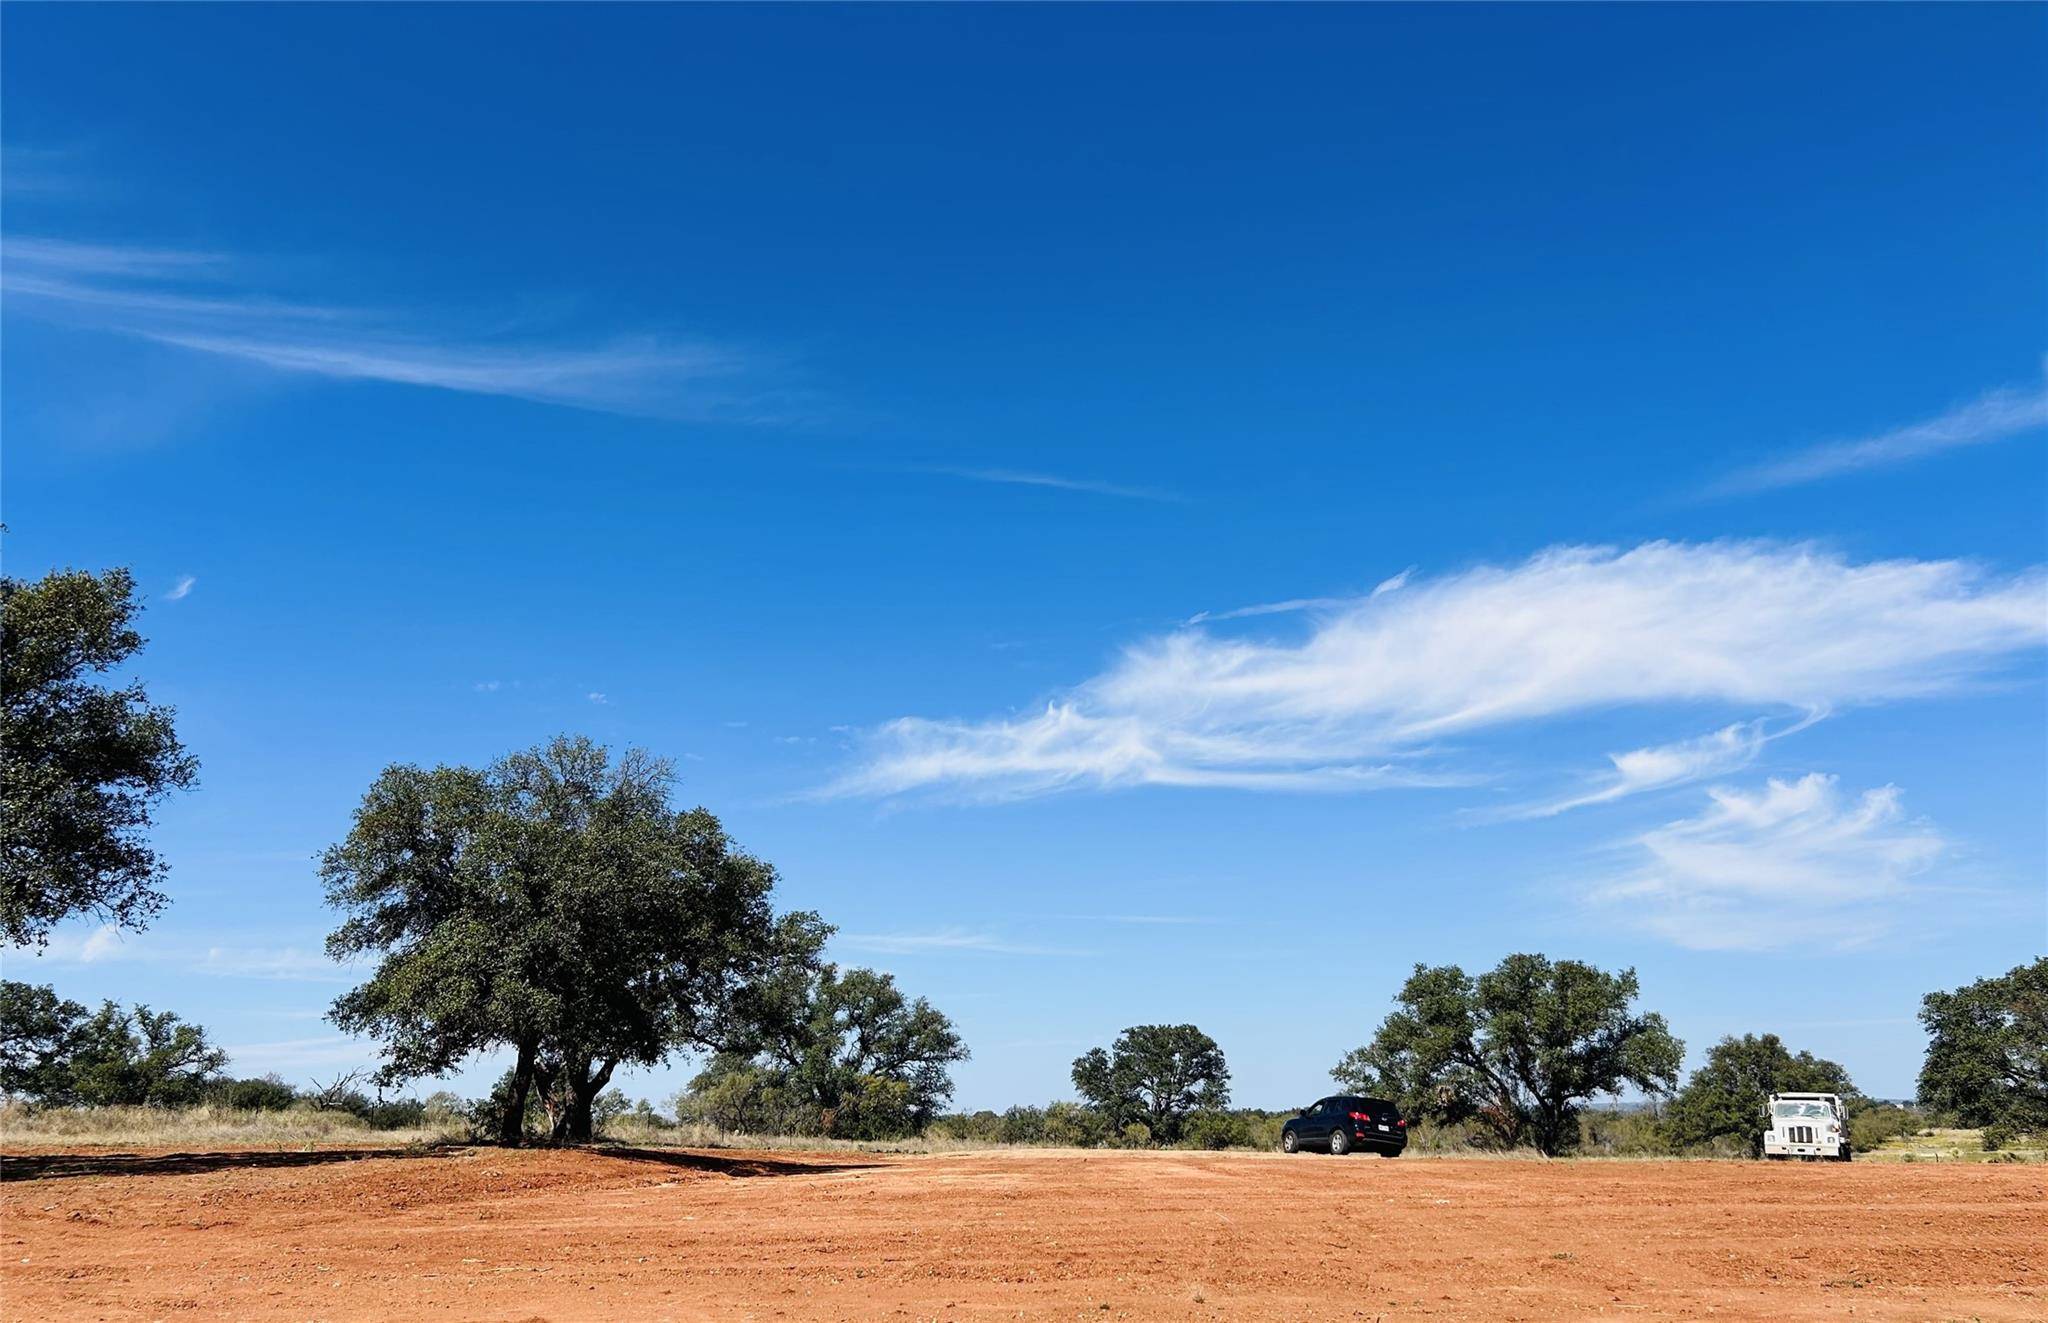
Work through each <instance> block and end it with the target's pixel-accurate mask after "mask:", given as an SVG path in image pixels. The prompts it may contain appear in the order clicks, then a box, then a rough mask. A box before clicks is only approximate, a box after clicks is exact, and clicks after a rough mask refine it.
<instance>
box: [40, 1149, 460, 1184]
mask: <svg viewBox="0 0 2048 1323" xmlns="http://www.w3.org/2000/svg"><path fill="white" fill-rule="evenodd" d="M459 1151H461V1150H460V1146H456V1145H436V1146H434V1147H420V1148H329V1149H315V1150H313V1151H311V1152H305V1151H299V1150H291V1151H274V1150H257V1151H244V1152H235V1153H147V1154H145V1153H29V1154H18V1155H17V1154H12V1153H9V1154H6V1155H0V1182H7V1183H12V1182H14V1181H53V1180H63V1179H65V1178H67V1177H72V1176H198V1175H203V1174H204V1173H206V1172H211V1171H230V1170H233V1169H236V1168H244V1167H246V1168H267V1167H322V1166H326V1165H327V1164H328V1163H330V1162H358V1161H361V1160H362V1159H364V1158H438V1157H446V1156H448V1155H449V1154H451V1153H455V1152H459Z"/></svg>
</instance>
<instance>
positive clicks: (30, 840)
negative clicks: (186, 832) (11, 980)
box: [0, 570, 199, 946]
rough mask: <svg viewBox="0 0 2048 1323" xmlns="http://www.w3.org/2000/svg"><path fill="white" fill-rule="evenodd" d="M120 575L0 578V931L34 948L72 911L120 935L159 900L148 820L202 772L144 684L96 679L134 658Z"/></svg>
mask: <svg viewBox="0 0 2048 1323" xmlns="http://www.w3.org/2000/svg"><path fill="white" fill-rule="evenodd" d="M140 609H141V608H140V607H139V606H138V605H137V603H136V601H135V580H134V577H133V576H132V575H130V574H129V573H128V571H126V570H109V571H108V572H107V573H106V574H104V575H94V574H89V573H86V572H85V571H82V570H62V571H59V572H57V573H54V574H51V575H48V576H46V577H45V578H43V579H42V580H40V581H38V582H36V583H28V582H25V581H23V580H20V579H11V578H0V817H4V819H5V820H6V823H7V848H6V849H5V850H4V851H0V937H4V938H5V939H6V941H7V942H9V943H11V944H13V945H16V946H28V945H37V946H40V945H42V944H43V943H45V942H46V941H48V940H49V935H50V929H51V928H52V927H53V926H55V925H56V924H57V922H58V921H59V920H61V919H64V918H67V917H69V916H71V915H75V914H85V915H92V916H96V917H98V918H100V919H103V920H106V921H108V922H110V923H116V924H119V925H121V926H122V927H126V928H141V927H144V926H146V925H147V924H148V922H149V920H150V919H151V918H152V917H154V916H155V915H156V913H157V912H158V911H159V910H161V909H162V908H163V906H164V894H163V892H162V891H161V890H159V889H158V884H159V883H161V882H162V881H163V877H164V874H165V872H166V871H167V870H166V867H165V865H164V863H163V861H162V860H161V859H159V858H157V856H156V853H155V852H154V851H152V850H151V849H150V848H149V846H148V844H147V843H146V841H145V838H144V833H145V832H146V831H147V830H148V828H149V825H150V820H151V812H152V810H153V809H154V807H155V805H156V804H157V802H158V801H160V800H161V799H163V798H164V796H166V795H168V794H169V793H170V792H171V791H173V790H184V789H188V788H190V787H191V785H192V783H193V781H194V780H195V778H196V777H197V776H198V771H199V764H198V763H197V761H195V760H194V759H193V758H192V756H191V755H189V754H187V753H186V752H185V749H184V746H183V745H181V744H179V743H178V736H177V732H176V731H175V730H174V729H173V726H172V719H173V717H174V715H175V714H174V713H173V712H172V710H171V709H170V708H168V707H161V706H156V705H153V704H151V703H150V701H149V695H148V694H147V693H146V692H144V690H143V687H142V682H141V681H139V680H134V681H130V682H129V683H128V684H125V685H123V686H121V687H119V688H114V687H111V686H109V685H108V684H106V683H104V682H103V681H102V680H101V679H100V677H102V676H104V675H105V674H106V673H107V672H109V671H111V670H113V669H114V668H116V667H118V666H120V665H121V664H122V663H123V662H125V661H127V660H128V659H129V658H130V657H132V656H134V655H135V653H136V652H137V651H139V650H140V649H141V647H142V636H141V635H140V634H138V633H136V632H135V629H134V628H133V624H132V622H133V621H134V618H135V615H136V613H137V612H138V611H139V610H140Z"/></svg>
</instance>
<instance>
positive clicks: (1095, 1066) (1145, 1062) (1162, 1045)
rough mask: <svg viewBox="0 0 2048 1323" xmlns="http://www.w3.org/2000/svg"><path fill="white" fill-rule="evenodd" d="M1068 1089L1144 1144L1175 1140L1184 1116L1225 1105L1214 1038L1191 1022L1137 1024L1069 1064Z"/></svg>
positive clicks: (1225, 1076)
mask: <svg viewBox="0 0 2048 1323" xmlns="http://www.w3.org/2000/svg"><path fill="white" fill-rule="evenodd" d="M1074 1089H1075V1091H1076V1092H1078V1093H1079V1094H1080V1095H1081V1097H1082V1099H1083V1100H1085V1101H1086V1102H1087V1103H1088V1104H1089V1105H1090V1106H1092V1107H1094V1108H1095V1109H1096V1110H1098V1111H1100V1112H1102V1113H1103V1114H1104V1115H1105V1116H1107V1117H1108V1118H1109V1123H1110V1127H1111V1129H1113V1130H1118V1131H1122V1132H1124V1133H1126V1134H1129V1133H1131V1127H1133V1126H1142V1127H1143V1128H1144V1130H1145V1132H1146V1135H1147V1137H1148V1140H1149V1142H1152V1143H1158V1144H1176V1143H1179V1142H1180V1138H1181V1134H1182V1131H1183V1130H1184V1128H1185V1126H1186V1124H1187V1119H1188V1117H1189V1116H1190V1115H1191V1114H1193V1113H1194V1112H1196V1111H1199V1110H1205V1109H1214V1108H1220V1107H1227V1106H1229V1104H1230V1071H1229V1069H1228V1067H1226V1066H1225V1065H1224V1062H1223V1049H1222V1048H1220V1047H1218V1046H1216V1040H1215V1039H1213V1038H1211V1037H1209V1035H1207V1034H1205V1033H1203V1032H1202V1031H1201V1030H1200V1029H1197V1028H1196V1027H1195V1026H1193V1025H1191V1024H1140V1025H1134V1026H1132V1027H1131V1028H1129V1029H1126V1030H1124V1031H1123V1032H1122V1033H1121V1034H1119V1035H1117V1040H1116V1042H1115V1043H1114V1044H1112V1045H1111V1046H1110V1047H1109V1048H1108V1049H1107V1050H1104V1049H1103V1048H1099V1047H1098V1048H1094V1049H1092V1050H1090V1051H1089V1052H1088V1053H1086V1054H1085V1055H1083V1056H1080V1057H1077V1058H1075V1060H1074Z"/></svg>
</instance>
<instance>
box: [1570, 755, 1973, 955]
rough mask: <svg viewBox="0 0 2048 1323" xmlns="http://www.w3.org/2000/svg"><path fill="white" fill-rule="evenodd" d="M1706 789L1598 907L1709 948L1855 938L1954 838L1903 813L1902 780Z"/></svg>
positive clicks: (1647, 844) (1895, 907) (1878, 933)
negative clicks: (1698, 803) (1847, 787)
mask: <svg viewBox="0 0 2048 1323" xmlns="http://www.w3.org/2000/svg"><path fill="white" fill-rule="evenodd" d="M1708 793H1709V798H1710V800H1711V805H1710V807H1709V808H1707V809H1706V810H1705V811H1704V812H1703V813H1701V814H1700V815H1699V816H1697V817H1693V818H1687V819H1684V820H1682V821H1679V822H1674V823H1671V824H1669V825H1667V826H1664V827H1660V828H1658V829H1657V830H1655V831H1651V832H1646V833H1644V834H1643V835H1641V836H1639V837H1637V838H1636V839H1635V840H1634V842H1633V843H1632V844H1633V846H1634V847H1635V849H1636V850H1637V851H1638V852H1639V853H1640V854H1641V855H1642V856H1644V857H1643V861H1642V863H1641V864H1640V866H1638V867H1637V868H1635V869H1634V870H1632V871H1631V872H1630V873H1629V874H1628V875H1626V876H1624V877H1623V878H1621V879H1619V880H1617V881H1613V882H1610V883H1607V884H1604V885H1602V886H1600V887H1598V888H1596V889H1594V890H1593V891H1592V892H1591V893H1590V895H1589V897H1588V899H1589V901H1590V902H1591V903H1592V905H1593V906H1594V907H1595V908H1596V909H1598V910H1599V911H1601V912H1603V913H1605V914H1607V915H1608V916H1610V917H1612V918H1614V919H1615V920H1616V921H1618V922H1621V923H1623V924H1625V925H1627V926H1630V927H1638V928H1642V929H1645V930H1647V931H1650V932H1653V933H1656V934H1658V935H1659V936H1662V937H1664V938H1667V939H1668V940H1670V941H1672V942H1675V943H1677V944H1679V945H1681V946H1687V947H1694V948H1698V949H1703V950H1726V949H1737V950H1768V949H1773V948H1779V947H1786V946H1811V945H1828V946H1838V947H1843V946H1856V945H1861V944H1864V943H1868V942H1870V941H1873V940H1875V939H1877V938H1879V937H1882V936H1884V935H1885V934H1886V933H1887V932H1889V931H1891V930H1892V928H1893V927H1894V926H1895V924H1896V923H1897V920H1898V915H1899V912H1900V909H1901V901H1902V900H1903V899H1904V898H1905V897H1906V896H1907V894H1908V892H1909V891H1911V890H1912V889H1913V885H1914V884H1913V882H1912V879H1913V878H1915V877H1916V876H1917V875H1919V874H1921V873H1924V872H1925V871H1926V870H1927V869H1928V868H1929V867H1930V866H1931V865H1932V864H1933V863H1934V862H1935V861H1936V860H1937V859H1938V858H1939V857H1940V856H1941V854H1942V853H1943V851H1944V850H1946V849H1947V848H1948V846H1947V842H1946V841H1945V840H1944V839H1943V838H1942V836H1941V834H1940V833H1939V832H1937V831H1936V830H1935V829H1934V827H1933V826H1931V825H1930V824H1927V823H1925V822H1915V821H1912V820H1909V819H1907V818H1906V816H1905V812H1904V808H1903V805H1902V801H1901V796H1900V792H1899V790H1898V788H1897V787H1895V786H1884V787H1881V788H1879V789H1876V790H1869V791H1865V792H1864V793H1863V794H1862V795H1860V796H1857V797H1855V798H1853V799H1851V798H1849V797H1847V796H1845V795H1844V794H1842V792H1841V791H1840V789H1839V788H1838V787H1837V785H1836V782H1835V778H1834V777H1831V776H1823V775H1820V774H1818V773H1815V774H1812V775H1808V776H1805V777H1801V778H1800V779H1799V780H1797V781H1780V780H1775V779H1773V780H1771V781H1769V782H1767V783H1766V784H1765V786H1764V787H1763V789H1761V790H1759V791H1755V792H1745V791H1741V790H1735V789H1729V788H1726V787H1722V788H1717V789H1715V790H1712V791H1710V792H1708Z"/></svg>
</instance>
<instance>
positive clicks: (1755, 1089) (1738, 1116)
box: [1664, 1034, 1858, 1155]
mask: <svg viewBox="0 0 2048 1323" xmlns="http://www.w3.org/2000/svg"><path fill="white" fill-rule="evenodd" d="M1774 1093H1837V1094H1840V1095H1842V1098H1843V1100H1844V1101H1845V1102H1846V1101H1850V1100H1853V1099H1855V1098H1856V1097H1857V1096H1858V1095H1857V1093H1856V1086H1855V1085H1854V1084H1852V1083H1850V1081H1849V1072H1848V1070H1847V1069H1845V1068H1844V1067H1843V1066H1841V1065H1839V1064H1838V1063H1836V1062H1833V1061H1828V1060H1825V1059H1824V1058H1821V1057H1817V1056H1815V1055H1813V1053H1811V1052H1800V1053H1798V1054H1796V1055H1795V1054H1794V1053H1793V1052H1792V1051H1791V1050H1790V1049H1789V1048H1787V1047H1786V1046H1785V1044H1784V1042H1783V1041H1782V1040H1780V1039H1779V1037H1778V1036H1777V1035H1776V1034H1744V1035H1743V1036H1742V1037H1740V1038H1732V1037H1731V1038H1723V1039H1722V1040H1721V1041H1720V1042H1718V1043H1716V1044H1714V1046H1713V1047H1712V1048H1711V1049H1710V1050H1709V1051H1708V1053H1707V1060H1706V1063H1705V1064H1704V1065H1702V1066H1701V1067H1700V1068H1699V1069H1698V1070H1695V1071H1694V1072H1693V1073H1692V1076H1691V1077H1690V1078H1689V1079H1687V1080H1686V1082H1685V1087H1684V1088H1683V1089H1681V1090H1679V1092H1678V1096H1677V1097H1676V1098H1673V1099H1672V1100H1671V1107H1670V1109H1669V1111H1668V1112H1667V1113H1666V1114H1665V1118H1664V1124H1665V1129H1666V1133H1667V1135H1668V1136H1669V1138H1670V1140H1671V1142H1672V1144H1674V1145H1675V1146H1677V1147H1678V1148H1681V1149H1683V1148H1691V1147H1694V1146H1696V1145H1700V1144H1708V1143H1712V1142H1713V1141H1714V1140H1716V1139H1720V1138H1724V1137H1726V1138H1733V1139H1740V1140H1742V1141H1743V1142H1744V1143H1745V1144H1747V1145H1748V1147H1749V1150H1750V1152H1751V1154H1752V1155H1754V1154H1759V1153H1762V1152H1763V1142H1764V1138H1763V1137H1764V1115H1763V1109H1764V1104H1765V1103H1766V1102H1768V1101H1769V1099H1770V1096H1771V1095H1772V1094H1774Z"/></svg>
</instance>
